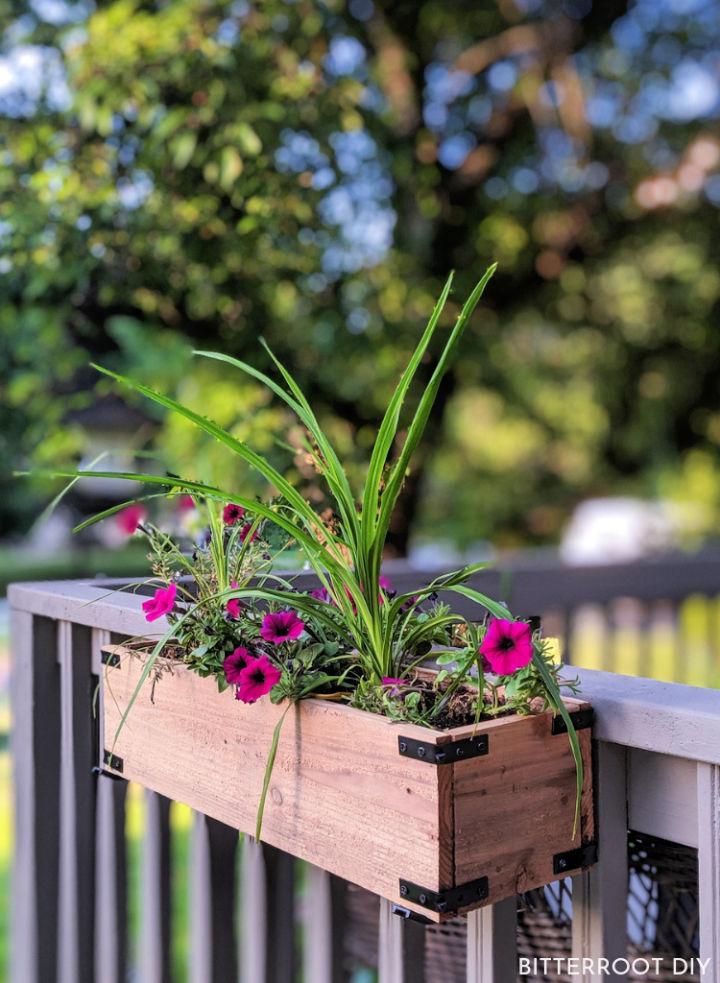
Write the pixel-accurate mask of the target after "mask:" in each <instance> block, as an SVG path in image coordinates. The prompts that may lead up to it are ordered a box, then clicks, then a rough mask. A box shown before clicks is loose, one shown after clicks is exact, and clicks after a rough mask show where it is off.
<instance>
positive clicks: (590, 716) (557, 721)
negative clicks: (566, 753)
mask: <svg viewBox="0 0 720 983" xmlns="http://www.w3.org/2000/svg"><path fill="white" fill-rule="evenodd" d="M570 719H571V720H572V722H573V727H574V728H575V730H585V728H587V727H592V725H593V721H594V719H595V713H594V711H593V708H592V707H582V708H581V709H580V710H573V711H572V713H571V714H570ZM567 731H568V729H567V724H566V723H565V721H564V720H563V718H562V717H561V716H560V714H559V713H558V714H556V715H555V716H554V717H553V721H552V733H553V734H567Z"/></svg>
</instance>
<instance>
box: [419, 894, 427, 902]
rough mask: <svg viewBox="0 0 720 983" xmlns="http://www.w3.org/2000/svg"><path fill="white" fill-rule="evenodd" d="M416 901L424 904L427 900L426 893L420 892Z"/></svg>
mask: <svg viewBox="0 0 720 983" xmlns="http://www.w3.org/2000/svg"><path fill="white" fill-rule="evenodd" d="M418 901H419V902H420V904H425V902H426V901H427V894H421V895H420V897H419V898H418Z"/></svg>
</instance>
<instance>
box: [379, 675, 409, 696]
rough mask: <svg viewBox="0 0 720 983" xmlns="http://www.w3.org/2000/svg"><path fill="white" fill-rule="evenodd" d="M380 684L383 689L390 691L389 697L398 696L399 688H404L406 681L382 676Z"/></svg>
mask: <svg viewBox="0 0 720 983" xmlns="http://www.w3.org/2000/svg"><path fill="white" fill-rule="evenodd" d="M382 684H383V689H389V690H390V696H400V687H401V686H406V685H407V681H406V680H405V679H400V678H398V677H397V676H383V678H382Z"/></svg>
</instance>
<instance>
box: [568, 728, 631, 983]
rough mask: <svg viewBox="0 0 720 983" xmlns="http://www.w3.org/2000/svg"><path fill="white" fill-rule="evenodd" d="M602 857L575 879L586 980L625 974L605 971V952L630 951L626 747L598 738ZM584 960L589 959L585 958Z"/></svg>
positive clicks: (576, 946) (603, 982) (576, 932)
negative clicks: (602, 961)
mask: <svg viewBox="0 0 720 983" xmlns="http://www.w3.org/2000/svg"><path fill="white" fill-rule="evenodd" d="M597 752H598V753H597V774H596V783H597V801H598V806H599V813H598V817H597V818H598V857H599V862H598V864H597V865H596V866H595V867H592V868H591V869H590V870H588V871H586V872H585V873H584V874H580V875H579V876H577V877H573V879H572V900H573V918H572V954H573V956H574V957H577V958H580V960H581V963H580V965H581V966H583V965H590V966H593V967H596V970H592V969H591V970H590V971H588V972H584V973H583V975H582V976H581V977H578V979H582V981H583V983H607V981H609V980H616V979H617V980H620V979H621V977H619V976H616V975H614V974H611V975H610V976H608V975H607V973H603V972H601V971H600V966H599V964H598V959H599V957H601V956H604V957H606V958H607V959H609V960H610V963H611V964H612V961H613V960H614V959H620V958H624V957H625V956H626V955H627V921H626V919H627V915H626V905H627V888H628V862H627V792H626V753H625V748H623V747H619V746H618V745H617V744H606V743H605V742H604V741H599V742H598V744H597ZM582 960H589V961H590V962H589V963H583V962H582Z"/></svg>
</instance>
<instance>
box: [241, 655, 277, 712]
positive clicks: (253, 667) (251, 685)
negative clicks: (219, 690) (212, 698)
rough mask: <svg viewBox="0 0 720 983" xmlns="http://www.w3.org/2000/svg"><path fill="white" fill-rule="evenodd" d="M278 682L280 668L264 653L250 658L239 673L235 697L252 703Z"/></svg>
mask: <svg viewBox="0 0 720 983" xmlns="http://www.w3.org/2000/svg"><path fill="white" fill-rule="evenodd" d="M278 682H280V670H279V669H278V668H277V666H274V665H273V664H272V662H271V661H270V659H268V657H267V656H266V655H261V656H260V658H259V659H250V661H249V662H248V664H247V666H246V667H245V668H244V669H243V670H242V671H241V673H240V677H239V685H238V690H237V694H236V698H237V699H238V700H242V701H243V703H254V702H255V701H256V700H259V699H260V697H261V696H265V694H266V693H269V692H270V690H271V689H272V688H273V686H274V685H275V684H276V683H278Z"/></svg>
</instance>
